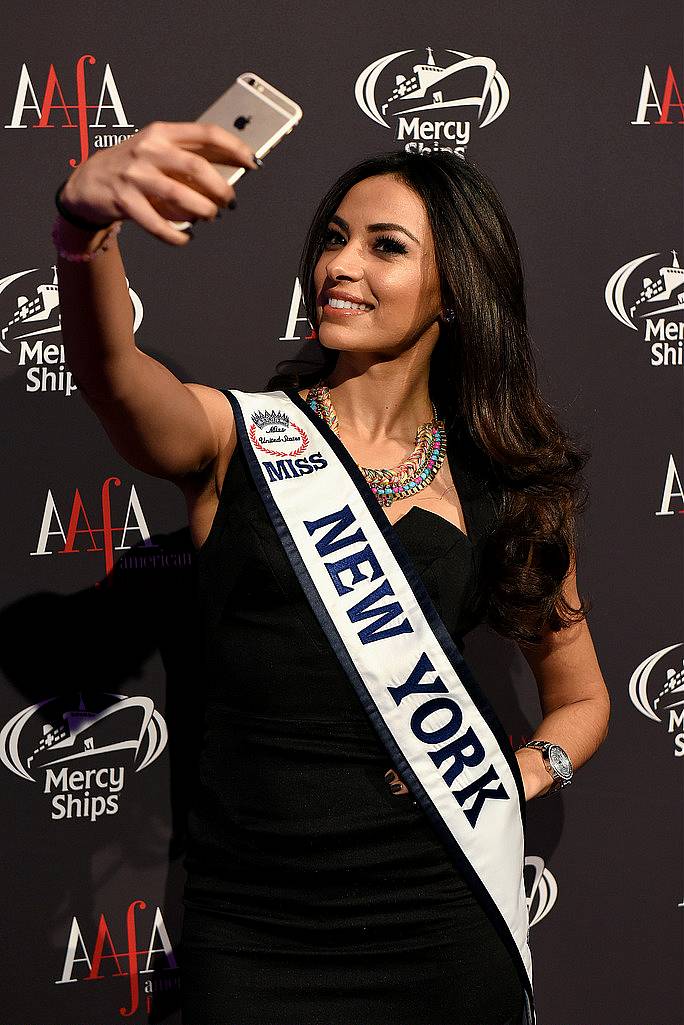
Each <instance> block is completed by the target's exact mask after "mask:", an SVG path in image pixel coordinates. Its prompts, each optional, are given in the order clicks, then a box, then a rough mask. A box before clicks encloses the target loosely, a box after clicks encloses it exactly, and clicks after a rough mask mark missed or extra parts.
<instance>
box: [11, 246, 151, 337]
mask: <svg viewBox="0 0 684 1025" xmlns="http://www.w3.org/2000/svg"><path fill="white" fill-rule="evenodd" d="M51 269H52V281H50V282H46V281H42V280H40V279H39V281H38V284H36V285H35V288H34V293H33V296H31V297H29V296H28V295H24V294H22V293H21V292H19V291H17V294H16V295H15V296H14V300H15V308H14V310H13V311H12V313H11V314H10V316H9V319H8V320H7V322H6V323H5V324H4V325H3V326H2V327H1V328H0V352H4V353H5V354H7V355H9V354H10V349H8V347H7V345H6V344H5V342H6V341H7V340H8V338H10V337H11V338H13V339H18V338H31V337H33V336H34V335H46V334H50V333H52V332H54V331H60V330H61V327H62V322H61V316H60V312H59V287H58V281H57V265H56V264H54V263H53V264H52V268H51ZM28 274H40V271H39V270H38V268H37V267H33V268H32V269H31V270H23V271H19V272H18V273H16V274H8V275H7V277H4V278H0V295H2V293H3V292H5V291H6V290H7V289H8V288H9V287H10V285H13V284H14V282H15V281H19V280H20V279H21V278H24V277H26V275H28ZM126 284H127V285H128V284H129V282H128V279H126ZM129 294H130V296H131V301H132V304H133V313H134V324H133V330H134V332H135V331H137V329H138V327H139V326H140V323H141V321H142V318H143V309H142V303H141V301H140V298H139V296H137V295H136V294H135V292H132V291H131V290H130V287H129ZM25 324H32V325H40V326H39V327H38V328H37V330H29V331H25V330H23V327H24V325H25Z"/></svg>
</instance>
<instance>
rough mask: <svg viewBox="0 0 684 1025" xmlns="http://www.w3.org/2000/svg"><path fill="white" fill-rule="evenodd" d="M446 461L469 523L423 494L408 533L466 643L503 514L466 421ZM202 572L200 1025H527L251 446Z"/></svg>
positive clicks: (183, 952) (197, 825)
mask: <svg viewBox="0 0 684 1025" xmlns="http://www.w3.org/2000/svg"><path fill="white" fill-rule="evenodd" d="M447 454H448V458H449V464H450V467H451V472H452V475H453V477H454V482H455V484H456V487H457V489H458V492H459V497H460V499H461V503H462V506H463V511H464V516H465V520H466V528H467V531H468V535H469V536H468V537H466V535H465V534H464V533H463V532H462V531H460V530H459V529H458V528H457V527H456V526H455V525H454V524H451V523H449V522H448V521H447V520H445V519H444V518H443V517H441V516H438V515H437V514H435V513H431V512H428V511H427V510H423V509H420V508H416V507H413V508H412V509H411V510H410V511H409V512H408V513H406V514H404V515H403V516H402V518H401V519H400V520H399V521H398V522H397V523H396V524H395V527H394V529H395V530H396V531H397V533H398V535H399V537H400V540H401V541H402V543H403V545H404V547H405V548H406V550H407V552H408V553H409V555H410V556H411V558H412V559H413V561H414V563H415V565H416V568H417V569H418V571H419V573H420V575H421V577H422V579H423V581H424V583H425V586H426V587H427V590H428V592H429V594H430V597H431V598H432V601H433V602H434V604H435V606H436V608H437V610H438V612H439V613H440V615H441V616H442V619H443V620H444V623H445V625H446V627H447V629H448V630H449V632H450V634H451V635H452V637H453V638H454V639H455V641H456V643H457V644H458V645H459V647H460V648H461V650H462V649H463V642H462V636H463V634H465V633H466V632H467V631H468V630H470V629H471V628H472V627H473V626H475V625H476V624H477V623H478V622H480V621H481V619H482V616H483V611H482V609H483V597H484V582H483V580H482V575H481V573H480V562H481V559H480V553H481V547H482V543H483V541H484V538H485V536H486V534H487V532H488V530H490V529H491V527H492V525H493V521H494V512H493V500H492V495H491V493H490V490H489V488H488V487H487V486H486V485H485V483H484V477H483V476H481V475H480V474H479V473H478V472H476V471H475V468H474V467H475V464H474V462H472V461H471V460H470V459H469V458H466V456H465V450H464V449H463V448H462V447H461V448H460V449H459V445H458V438H457V435H456V434H455V433H454V434H453V435H452V433H450V434H449V437H448V446H447ZM197 571H198V578H197V579H198V601H199V612H200V627H201V631H202V636H203V657H204V678H203V679H202V681H201V689H202V690H203V691H204V694H203V695H200V694H198V698H199V697H200V696H202V697H203V700H204V707H205V719H204V732H203V739H202V749H201V754H200V761H199V772H198V780H197V786H196V791H195V797H194V801H193V804H192V808H191V812H190V816H189V822H188V834H189V842H188V853H187V856H186V869H187V872H188V878H187V883H186V889H185V895H184V920H183V931H182V937H181V946H180V967H181V986H182V1008H183V1023H184V1025H218V1023H221V1025H514V1023H517V1022H518V1020H519V1018H520V1015H521V1014H522V1009H523V989H522V984H521V981H520V979H519V977H518V974H517V972H516V970H515V968H514V965H513V962H512V960H511V957H510V955H509V953H508V952H507V950H506V948H505V947H504V944H503V942H502V940H501V939H500V937H499V936H498V934H497V932H496V930H495V929H494V926H493V925H492V924H491V923H490V921H489V919H488V918H487V916H486V915H485V913H484V911H483V910H482V908H481V907H480V905H479V903H478V902H477V900H476V899H475V897H474V896H473V894H472V892H471V890H470V888H469V887H468V885H467V884H466V882H465V880H464V879H463V878H462V877H461V875H460V874H459V873H458V871H457V869H456V868H455V867H454V865H453V863H452V862H451V860H450V859H449V858H448V856H447V854H446V851H445V849H444V847H443V845H442V843H441V842H440V840H439V839H438V837H437V835H436V833H435V832H434V830H433V828H432V826H431V825H430V823H429V821H428V819H427V817H426V816H425V814H424V813H423V811H422V810H421V809H420V808H419V806H418V805H416V804H415V803H414V800H413V798H412V796H411V795H410V793H401V792H397V791H401V789H402V787H401V785H400V784H397V782H396V779H395V777H394V776H393V774H392V770H393V766H392V764H391V761H390V759H389V757H388V754H387V751H386V750H385V748H384V746H383V745H382V742H381V741H380V739H379V737H378V735H377V734H376V732H375V730H374V728H373V726H372V725H371V722H370V720H369V719H368V717H367V716H366V713H365V712H364V710H363V708H362V707H361V704H360V702H359V699H358V697H357V695H356V692H355V691H354V688H353V686H352V684H351V682H350V681H349V679H348V678H347V676H346V675H345V674H344V672H343V670H342V668H341V666H340V664H339V662H338V661H337V658H336V656H335V654H334V653H333V650H332V648H331V647H330V646H329V643H328V641H327V638H326V636H325V634H324V633H323V631H322V629H321V627H320V626H319V623H318V620H317V619H316V618H315V616H314V614H313V612H312V611H311V609H310V607H309V605H308V602H307V600H306V597H305V595H304V592H303V591H302V589H301V587H300V584H299V582H298V580H297V577H296V576H295V574H294V572H293V570H292V568H291V566H290V563H289V561H288V559H287V556H286V554H285V551H284V549H283V548H282V545H281V543H280V541H279V540H278V537H277V534H276V532H275V530H274V528H273V526H272V524H271V521H270V519H269V517H268V514H267V513H266V510H265V508H264V506H263V503H262V500H261V498H260V497H259V495H258V492H257V490H256V487H255V485H254V483H253V481H252V478H251V474H250V471H249V468H248V466H247V463H246V460H245V456H244V453H243V452H242V448H241V446H240V443H239V442H238V445H237V448H236V451H235V453H234V455H233V458H232V459H231V462H230V465H229V468H228V471H227V474H226V479H225V483H224V487H223V490H222V493H221V498H220V501H219V505H218V509H217V512H216V516H215V519H214V522H213V525H212V528H211V532H210V534H209V536H208V538H207V540H206V542H205V543H204V545H203V546H202V548H201V549H200V550H199V552H198V554H197ZM198 689H199V688H198ZM392 784H394V785H392Z"/></svg>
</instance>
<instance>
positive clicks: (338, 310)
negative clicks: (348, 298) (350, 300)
mask: <svg viewBox="0 0 684 1025" xmlns="http://www.w3.org/2000/svg"><path fill="white" fill-rule="evenodd" d="M374 309H375V307H374V306H367V307H366V308H365V309H362V310H359V309H355V308H353V307H347V306H331V304H330V302H329V301H328V300H326V302H325V303H324V305H323V315H327V316H335V317H353V316H356V315H358V314H361V313H372V312H373V310H374Z"/></svg>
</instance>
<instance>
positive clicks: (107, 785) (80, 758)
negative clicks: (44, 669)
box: [0, 694, 168, 822]
mask: <svg viewBox="0 0 684 1025" xmlns="http://www.w3.org/2000/svg"><path fill="white" fill-rule="evenodd" d="M89 705H91V707H88V708H87V707H86V705H85V702H84V700H83V696H81V698H80V702H79V706H78V708H73V707H70V706H69V704H67V703H66V702H65V700H64V699H63V698H48V699H47V700H46V701H40V702H38V704H35V705H31V706H30V707H29V708H25V709H23V710H22V711H21V712H18V713H17V714H16V715H15V716H14V717H13V718H12V719H10V721H9V722H8V723H6V724H5V726H4V727H3V729H2V731H0V761H2V763H3V765H4V766H5V768H7V769H9V770H10V772H13V773H14V774H15V775H16V776H19V777H20V778H21V779H25V780H29V781H30V782H31V783H38V782H40V783H41V784H42V790H43V793H44V794H49V795H50V799H51V817H52V818H53V819H90V821H91V822H95V820H96V819H98V818H100V817H101V816H102V815H116V813H117V812H118V810H119V794H120V793H121V791H122V790H123V787H124V783H125V778H126V770H128V771H129V772H130V771H131V769H133V771H135V772H141V771H142V770H143V769H146V768H147V767H148V765H151V764H152V762H154V761H155V760H156V759H157V758H158V757H159V755H160V754H161V753H162V751H163V750H164V748H165V747H166V742H167V739H168V734H167V729H166V723H165V722H164V719H163V718H162V716H161V715H160V714H159V712H157V711H156V709H155V707H154V702H153V701H152V700H151V699H150V698H147V697H140V696H138V697H126V696H125V695H124V694H103V695H100V698H99V701H98V702H97V706H98V707H92V700H89ZM46 720H47V721H46Z"/></svg>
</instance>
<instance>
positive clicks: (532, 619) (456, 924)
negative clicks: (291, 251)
mask: <svg viewBox="0 0 684 1025" xmlns="http://www.w3.org/2000/svg"><path fill="white" fill-rule="evenodd" d="M210 160H213V161H217V162H225V163H231V164H240V165H243V166H245V167H252V166H255V165H254V164H253V163H252V161H251V155H250V154H249V152H248V151H247V150H246V149H245V147H244V146H243V145H242V144H241V143H240V141H239V140H238V139H237V138H236V137H235V136H233V135H232V134H230V133H228V132H225V131H224V130H223V129H220V128H219V127H218V126H215V125H196V124H186V123H182V124H175V123H155V124H153V125H149V126H147V127H146V128H144V129H143V130H142V131H141V132H139V133H138V134H137V135H136V136H134V137H133V138H131V139H129V140H127V141H126V142H124V143H122V144H120V145H119V146H116V147H113V148H112V149H111V150H107V151H103V152H101V153H98V154H96V155H95V156H93V157H91V158H90V159H89V160H88V161H86V163H85V164H83V165H81V166H80V167H79V168H77V169H76V171H75V172H74V173H73V174H72V176H71V178H70V179H69V180H68V181H67V183H66V185H65V186H64V188H63V189H62V190H61V200H60V202H61V211H62V215H63V216H60V218H58V221H57V223H56V229H55V236H54V237H55V241H56V243H57V245H58V248H59V249H61V250H62V253H63V255H62V256H60V258H59V263H58V273H59V285H60V300H61V312H62V331H63V335H64V342H65V346H66V350H67V356H68V361H69V364H70V368H71V370H72V372H73V373H74V375H75V377H76V380H77V383H78V385H79V388H80V389H81V391H82V392H83V394H84V397H85V398H86V401H87V402H88V403H89V404H90V405H91V407H92V408H93V409H94V411H95V412H96V414H97V415H98V417H99V418H100V420H101V421H102V423H103V424H104V426H105V428H106V430H107V432H108V434H109V436H110V438H111V439H112V442H113V443H114V445H115V446H116V448H117V449H118V451H119V452H120V453H121V454H122V455H123V456H124V457H125V458H126V459H127V460H128V461H129V462H130V463H131V464H132V465H133V466H135V467H137V468H139V469H142V470H145V471H146V472H149V473H151V474H154V475H155V476H162V477H166V478H168V479H169V480H173V481H174V482H175V483H176V484H178V486H179V487H180V488H181V489H182V490H183V493H184V495H185V497H186V499H187V504H188V516H189V521H190V528H191V532H192V537H193V541H194V543H195V545H196V546H197V548H198V572H199V593H198V597H199V601H200V608H201V610H202V624H203V638H204V657H205V667H206V685H207V686H206V689H207V698H206V721H205V733H204V740H203V750H202V755H201V763H200V773H199V776H200V784H199V787H198V793H197V798H196V801H195V805H194V808H193V810H192V814H191V817H190V829H189V832H190V847H189V851H188V857H187V868H188V882H187V887H186V893H185V917H184V925H183V937H182V950H181V964H182V972H183V976H182V987H183V1021H184V1022H185V1023H186V1025H199V1023H202V1025H211V1023H218V1022H224V1023H226V1022H230V1023H233V1025H313V1023H325V1025H504V1023H507V1025H513V1023H518V1022H522V1021H523V1020H527V1019H524V1018H523V1014H524V992H523V985H522V983H521V977H520V973H519V971H517V970H516V967H515V965H514V961H513V959H512V957H511V953H510V950H509V949H508V948H507V947H506V945H505V943H504V941H503V939H502V934H501V932H500V931H499V930H498V929H497V928H495V927H494V925H493V924H492V920H491V918H490V916H489V915H488V914H487V913H486V912H485V910H484V909H483V906H482V904H481V902H480V901H479V900H478V899H477V898H476V896H475V894H474V892H473V890H472V888H471V887H470V886H469V877H468V876H467V874H465V875H464V874H462V873H461V872H460V871H459V870H458V869H457V867H456V865H455V864H454V862H453V860H452V859H450V858H449V857H448V855H447V852H446V850H445V848H444V846H443V844H442V843H441V840H440V838H439V837H438V835H437V832H436V831H435V830H434V829H433V827H432V823H431V822H430V821H428V819H427V817H426V815H425V814H424V810H423V807H421V805H420V804H419V803H418V802H417V801H416V800H414V799H413V798H414V795H413V794H412V792H411V790H410V789H409V787H408V786H407V785H406V781H405V780H404V779H402V777H401V775H399V773H398V772H397V770H396V766H395V765H393V764H392V761H391V759H390V758H389V755H388V752H387V750H386V749H385V747H384V746H383V744H382V743H381V741H380V739H379V737H378V735H377V734H376V732H375V731H374V729H373V727H372V725H371V723H370V721H369V719H368V717H367V716H366V713H365V711H364V709H363V708H362V706H361V705H360V704H359V701H358V698H357V695H355V694H354V693H353V691H352V687H351V685H350V681H349V678H348V677H347V675H346V674H345V672H344V671H343V670H342V668H341V665H340V664H339V663H338V661H337V659H336V657H335V654H334V653H333V651H332V648H331V646H330V645H329V644H328V643H327V641H326V635H325V634H324V633H323V631H322V629H321V624H320V622H319V620H318V619H317V618H316V616H315V615H314V613H313V611H312V607H310V605H309V603H308V601H307V598H306V597H305V594H304V591H303V588H302V586H301V585H300V582H299V580H298V579H297V576H296V575H295V573H294V572H293V569H292V566H290V564H289V563H288V560H287V558H286V555H285V553H284V552H283V548H282V546H281V544H280V542H279V538H278V535H277V533H276V530H275V529H274V525H273V523H272V522H271V519H270V518H269V515H268V514H267V511H266V508H265V506H264V503H263V502H262V500H261V496H260V493H259V490H258V488H257V486H256V483H255V479H253V478H252V476H251V473H250V466H251V464H250V461H249V460H248V459H247V450H246V448H245V446H243V444H242V441H241V440H240V439H241V438H242V435H240V436H239V431H238V428H239V426H240V425H239V422H237V421H236V416H235V408H234V396H233V399H232V400H230V401H226V399H227V398H228V396H227V395H226V394H224V393H222V392H221V391H220V390H218V389H213V388H209V387H206V386H202V385H197V384H188V385H186V384H182V383H181V382H179V381H178V380H177V379H176V378H175V377H174V376H173V375H172V374H171V373H170V372H169V371H168V370H167V369H166V368H165V367H163V366H162V365H161V364H160V363H158V362H157V361H155V360H154V359H152V358H151V357H149V356H148V355H146V354H145V353H143V352H140V351H139V350H138V349H137V348H136V346H135V342H134V338H133V333H132V323H131V312H130V302H129V299H128V293H127V288H126V282H125V276H124V271H123V266H122V262H121V254H120V252H119V249H118V247H117V245H116V228H117V227H118V225H119V224H120V222H121V221H122V220H125V219H131V220H135V221H137V223H138V224H140V225H141V226H142V227H143V228H145V229H146V230H148V231H149V232H151V234H153V235H155V236H157V237H158V238H160V239H162V240H163V241H166V242H169V243H171V244H177V245H185V244H187V242H188V237H187V236H186V235H185V234H184V233H182V232H178V231H177V230H176V229H174V228H173V227H172V226H171V225H170V224H169V223H168V220H166V219H167V218H169V219H173V220H176V221H179V220H196V219H198V218H199V219H207V220H213V219H214V217H215V216H217V213H218V208H219V206H225V205H226V204H227V203H228V201H229V200H231V199H233V197H234V190H233V189H232V188H231V187H230V186H227V185H226V183H225V181H224V180H223V179H222V178H221V176H220V175H219V174H218V173H217V172H216V170H215V169H214V168H212V167H211V165H210V163H209V161H210ZM112 221H114V222H116V223H115V227H114V231H113V232H112V231H111V230H110V229H109V227H108V225H109V224H110V223H111V222H112ZM88 225H90V226H88ZM100 226H101V227H100ZM103 240H104V243H105V245H106V246H107V248H106V249H105V248H103ZM79 253H80V254H82V255H83V256H84V257H85V258H84V259H82V260H80V261H79V260H78V259H77V258H76V259H74V256H77V254H79ZM68 254H71V255H70V256H68ZM300 280H301V282H302V288H303V293H304V299H305V303H306V307H307V313H308V315H309V318H310V320H311V323H312V324H314V325H315V326H316V330H317V336H318V344H319V347H320V352H321V355H322V357H323V359H322V363H321V364H320V365H319V366H317V367H316V368H315V369H314V370H312V371H311V372H310V373H309V374H302V373H297V372H291V373H290V374H287V375H279V376H277V377H276V378H274V379H272V381H271V382H269V389H268V390H272V389H274V388H277V389H284V390H285V392H286V394H287V396H288V398H289V399H291V401H292V402H294V403H299V406H300V409H308V410H309V414H310V415H311V417H312V420H316V419H319V420H320V422H321V423H325V424H326V425H327V426H326V427H325V431H326V432H327V433H326V434H325V437H327V438H328V439H329V440H330V439H332V436H333V435H337V438H338V439H339V442H341V445H342V446H343V451H344V452H345V453H347V454H348V455H349V456H350V457H351V461H352V463H353V464H355V465H356V467H358V468H361V472H362V473H363V476H364V477H365V478H366V481H367V482H368V483H369V484H370V485H371V488H373V489H374V493H375V494H376V497H377V499H378V500H379V502H380V507H381V509H382V513H383V515H384V516H386V518H387V520H388V521H389V523H390V524H391V525H393V526H394V531H393V532H392V534H393V536H396V538H397V539H398V541H400V542H401V545H402V546H403V548H402V551H404V552H405V553H408V557H409V558H410V559H411V560H412V562H413V564H415V566H416V568H417V569H418V572H419V574H420V578H421V580H422V582H423V584H424V586H425V588H426V590H427V593H428V594H429V598H430V599H431V601H432V602H433V603H434V607H435V608H436V609H437V610H438V612H439V614H440V616H441V618H442V620H443V622H444V624H445V625H446V627H447V629H448V631H449V634H450V635H451V636H452V637H453V638H454V640H455V641H456V643H457V644H458V645H459V648H462V643H463V642H462V637H463V635H464V634H465V633H466V632H467V631H468V630H469V629H471V628H472V627H473V626H475V625H476V624H477V623H478V622H482V621H484V620H486V621H488V622H489V623H490V624H491V625H492V626H493V627H494V628H495V629H497V630H498V631H499V632H500V633H501V634H502V635H503V636H506V637H510V638H513V639H515V640H516V641H517V642H518V644H519V645H520V647H521V650H522V651H523V653H524V654H525V657H526V658H527V660H528V662H529V664H530V666H531V668H532V670H533V672H534V674H535V678H536V681H537V684H538V687H539V694H540V699H541V704H542V710H543V713H544V718H543V719H542V721H541V722H540V723H539V725H538V727H537V729H536V730H535V733H534V738H536V739H540V740H543V741H550V742H552V743H553V744H557V745H560V746H561V747H562V748H563V749H564V750H565V752H567V755H568V756H569V758H570V759H571V761H572V765H573V766H574V767H575V769H577V768H578V767H579V766H581V765H582V764H583V763H584V762H586V761H587V759H588V758H590V757H591V755H592V754H593V753H594V752H595V751H596V750H597V748H598V747H599V745H600V744H601V742H602V740H603V739H604V738H605V736H606V732H607V724H608V717H609V699H608V693H607V690H606V687H605V683H604V681H603V678H602V675H601V671H600V668H599V666H598V663H597V660H596V655H595V652H594V647H593V644H592V640H591V636H590V633H589V629H588V626H587V622H586V612H587V605H586V603H585V602H584V601H583V600H580V597H579V594H578V592H577V583H576V557H575V556H576V533H575V528H576V517H577V513H578V511H579V510H580V508H581V506H582V501H583V492H582V488H581V481H582V477H581V470H582V467H583V464H584V461H585V459H586V455H585V454H584V453H583V452H581V451H579V450H577V449H576V448H575V447H574V446H573V444H572V443H571V441H570V440H569V439H568V438H567V437H566V435H565V434H564V433H563V431H562V430H561V428H560V426H559V425H558V423H557V422H556V420H555V419H554V417H553V414H552V412H551V410H550V409H549V407H548V406H547V405H546V404H545V403H544V401H543V399H542V398H541V396H540V395H539V393H538V390H537V386H536V380H535V370H534V363H533V358H532V355H531V351H530V344H529V340H528V336H527V329H526V317H525V304H524V297H523V281H522V272H521V267H520V260H519V256H518V252H517V247H516V243H515V239H514V236H513V232H512V230H511V228H510V225H509V223H508V220H507V218H506V215H505V213H504V211H503V209H502V207H501V204H500V201H499V200H498V198H497V196H496V193H495V192H494V190H493V188H492V186H491V184H490V183H489V182H488V181H487V180H486V178H485V177H484V176H483V175H482V174H481V172H479V171H478V170H477V169H476V168H475V167H474V166H473V165H472V164H470V163H466V162H463V161H461V160H459V159H458V158H456V157H453V156H451V155H450V154H446V153H437V154H434V155H432V156H430V157H423V156H414V155H409V154H406V153H399V152H398V153H388V154H383V155H381V156H379V157H375V158H372V159H371V160H367V161H364V162H363V163H361V164H359V165H357V166H356V167H354V168H352V169H350V170H349V171H348V172H347V173H346V174H344V175H343V176H342V177H341V178H340V179H339V181H338V182H337V183H335V185H334V186H333V187H332V188H331V190H330V191H329V193H328V194H327V195H326V196H325V197H324V198H323V200H322V202H321V204H320V206H319V208H318V210H317V212H316V214H315V216H314V219H313V222H312V225H311V228H310V230H309V233H308V236H307V239H306V242H305V246H304V250H303V254H302V264H301V268H300ZM350 304H352V305H350ZM323 430H324V428H323V427H321V431H323ZM331 444H333V442H332V441H331ZM409 457H411V459H410V460H409ZM407 460H408V461H409V462H410V463H411V475H410V477H409V475H408V473H402V472H400V468H401V467H402V465H403V464H404V463H405V462H406V461H407ZM385 467H390V468H393V469H392V470H384V469H383V470H382V471H380V472H375V473H374V472H373V471H372V470H369V469H368V468H385ZM407 480H408V481H409V483H407ZM508 757H509V758H512V754H511V752H510V751H509V753H508ZM514 760H515V763H516V765H517V767H518V768H519V775H520V778H521V779H522V783H523V785H524V799H525V800H530V799H532V798H534V797H536V796H538V795H541V794H543V793H546V792H548V791H549V790H552V789H555V788H556V785H557V784H556V783H555V782H554V778H553V774H551V772H550V770H549V769H547V766H546V763H545V760H544V756H543V752H541V751H540V750H539V749H536V748H530V747H525V748H522V749H520V750H519V751H517V752H515V759H514ZM421 800H422V799H421ZM505 856H506V852H505V851H504V852H503V857H505Z"/></svg>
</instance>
